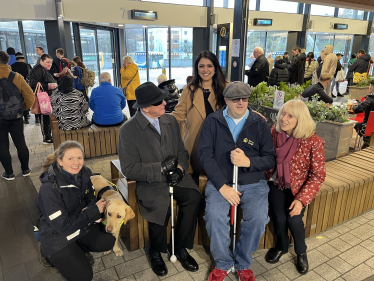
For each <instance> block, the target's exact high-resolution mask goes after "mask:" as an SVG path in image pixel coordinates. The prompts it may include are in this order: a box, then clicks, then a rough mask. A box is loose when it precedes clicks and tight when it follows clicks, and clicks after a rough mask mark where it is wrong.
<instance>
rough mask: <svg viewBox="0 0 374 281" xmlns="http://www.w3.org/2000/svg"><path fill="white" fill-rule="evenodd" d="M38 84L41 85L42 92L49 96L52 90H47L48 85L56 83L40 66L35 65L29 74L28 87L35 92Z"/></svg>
mask: <svg viewBox="0 0 374 281" xmlns="http://www.w3.org/2000/svg"><path fill="white" fill-rule="evenodd" d="M38 82H40V84H41V85H42V87H43V90H44V91H45V92H47V93H48V95H49V96H51V95H52V90H48V83H56V80H55V79H54V78H53V76H52V74H51V73H50V72H49V71H48V70H46V69H44V67H43V66H42V65H41V64H37V65H35V66H34V67H33V69H32V70H31V72H30V87H31V89H32V90H33V91H35V88H36V85H37V84H38Z"/></svg>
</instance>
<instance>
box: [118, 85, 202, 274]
mask: <svg viewBox="0 0 374 281" xmlns="http://www.w3.org/2000/svg"><path fill="white" fill-rule="evenodd" d="M135 96H136V103H135V104H134V105H133V108H138V111H137V112H136V114H135V115H134V117H133V118H131V119H130V121H127V122H126V123H125V124H124V125H122V127H121V128H120V131H119V141H118V142H119V143H118V155H119V160H120V163H121V170H122V173H123V174H124V175H125V176H126V178H127V179H131V180H135V181H136V182H137V186H136V195H137V198H138V203H139V209H140V212H141V214H142V216H143V217H144V218H145V219H146V220H147V221H148V229H149V239H150V249H149V256H150V262H151V267H152V270H153V272H154V273H155V274H157V275H158V276H164V275H166V274H167V273H168V270H167V267H166V265H165V263H164V261H163V259H162V257H161V254H160V252H163V253H166V252H167V225H168V222H169V218H170V206H169V185H170V186H173V187H174V199H175V200H176V201H177V202H178V206H179V211H178V220H177V225H176V234H175V253H176V256H177V259H178V260H179V261H180V262H181V264H182V266H183V267H184V268H185V269H186V270H189V271H197V270H198V269H199V267H198V265H197V263H196V261H195V260H194V259H193V258H192V257H191V256H190V255H189V254H188V252H187V251H186V249H185V248H188V249H192V247H193V240H194V236H195V229H196V223H197V214H198V210H199V206H200V201H201V199H202V195H201V193H200V192H199V189H198V187H197V186H196V184H195V182H194V180H193V179H192V177H191V176H190V175H189V174H187V173H186V171H187V170H188V165H189V164H188V152H187V150H186V149H185V148H184V144H183V141H182V138H181V133H180V130H179V124H178V122H177V120H176V119H175V117H174V116H172V115H169V114H165V105H166V102H165V101H164V99H165V98H166V96H167V93H166V92H162V91H161V90H160V89H159V88H157V86H156V85H154V84H153V83H152V82H146V83H143V84H142V85H140V86H139V87H138V88H137V89H136V90H135Z"/></svg>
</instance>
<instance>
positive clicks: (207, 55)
mask: <svg viewBox="0 0 374 281" xmlns="http://www.w3.org/2000/svg"><path fill="white" fill-rule="evenodd" d="M193 74H194V75H193V78H192V81H191V82H190V83H189V84H188V85H187V86H186V87H185V88H184V90H183V92H182V95H181V97H180V98H179V102H178V104H177V106H176V107H175V109H174V111H173V112H172V113H171V114H172V115H174V117H175V118H176V119H177V120H178V122H180V123H181V122H182V123H183V141H184V147H185V148H186V150H187V151H188V154H189V156H190V159H189V160H190V167H189V169H188V172H189V173H191V172H192V173H193V177H194V179H196V177H198V176H199V175H200V173H201V171H202V168H201V166H200V164H199V163H198V160H197V148H198V142H199V137H200V132H201V128H202V126H203V123H204V120H205V118H206V117H207V116H208V115H209V114H210V113H213V112H215V111H216V110H218V109H220V108H221V107H222V106H224V104H225V101H224V98H223V95H222V93H223V90H224V89H225V87H226V85H227V83H228V82H227V81H226V78H225V75H224V74H223V72H222V70H221V67H220V65H219V62H218V59H217V57H216V56H215V55H214V54H213V53H212V52H210V51H202V52H201V53H200V54H199V56H198V57H197V58H196V61H195V64H194V73H193Z"/></svg>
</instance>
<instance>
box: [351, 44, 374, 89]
mask: <svg viewBox="0 0 374 281" xmlns="http://www.w3.org/2000/svg"><path fill="white" fill-rule="evenodd" d="M370 60H371V58H370V54H366V52H365V51H364V50H359V51H358V54H357V59H356V60H355V61H354V62H353V63H352V64H351V65H350V66H349V67H348V72H347V76H346V80H348V83H350V84H351V85H349V86H353V85H354V83H353V75H354V72H357V73H367V72H368V70H369V65H370Z"/></svg>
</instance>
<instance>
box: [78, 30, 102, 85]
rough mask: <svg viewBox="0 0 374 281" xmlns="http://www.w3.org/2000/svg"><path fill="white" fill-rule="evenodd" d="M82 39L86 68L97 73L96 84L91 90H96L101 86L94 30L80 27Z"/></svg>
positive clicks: (83, 58)
mask: <svg viewBox="0 0 374 281" xmlns="http://www.w3.org/2000/svg"><path fill="white" fill-rule="evenodd" d="M79 32H80V37H81V46H82V60H83V63H84V64H85V65H86V68H88V69H90V70H92V71H93V72H95V84H94V86H93V87H92V88H91V90H92V89H93V88H96V87H98V86H99V85H100V82H99V76H100V72H99V65H98V63H99V62H98V59H97V56H98V52H97V48H96V37H95V30H94V29H87V28H83V27H81V26H80V27H79Z"/></svg>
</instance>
